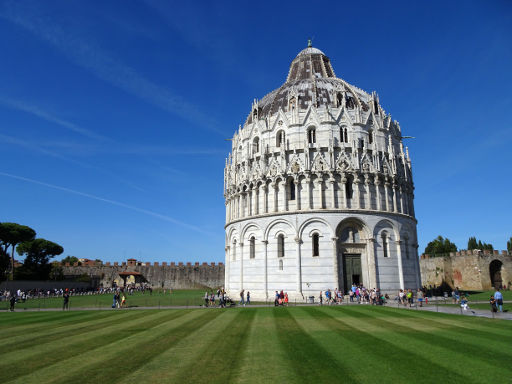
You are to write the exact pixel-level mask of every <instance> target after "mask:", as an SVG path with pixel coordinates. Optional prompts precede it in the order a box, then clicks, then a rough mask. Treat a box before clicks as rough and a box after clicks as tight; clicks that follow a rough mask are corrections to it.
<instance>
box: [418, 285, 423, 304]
mask: <svg viewBox="0 0 512 384" xmlns="http://www.w3.org/2000/svg"><path fill="white" fill-rule="evenodd" d="M417 295H418V303H420V307H423V296H424V295H423V291H422V290H421V289H418V293H417Z"/></svg>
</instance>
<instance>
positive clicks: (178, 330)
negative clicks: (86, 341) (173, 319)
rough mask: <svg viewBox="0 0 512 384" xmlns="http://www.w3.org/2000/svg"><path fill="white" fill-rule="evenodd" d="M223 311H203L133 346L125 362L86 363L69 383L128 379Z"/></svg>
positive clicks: (116, 357) (115, 359)
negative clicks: (133, 372) (132, 373)
mask: <svg viewBox="0 0 512 384" xmlns="http://www.w3.org/2000/svg"><path fill="white" fill-rule="evenodd" d="M220 314H221V312H219V311H207V312H202V313H200V314H199V315H198V316H196V317H195V318H193V319H190V320H189V321H188V322H186V323H184V324H182V325H180V326H178V327H171V329H169V330H167V331H165V332H163V333H161V334H159V335H157V337H151V338H148V339H147V340H144V341H142V342H137V343H134V344H131V345H130V353H129V359H127V361H126V362H125V363H121V364H120V361H121V355H120V354H115V355H114V356H112V357H107V358H104V359H101V360H100V361H99V362H96V363H93V364H86V365H84V366H83V368H82V369H80V370H78V371H76V372H73V374H72V375H66V376H65V377H64V378H63V379H65V382H71V383H73V382H80V383H98V382H101V381H102V380H103V379H104V377H108V379H109V381H112V382H116V381H119V380H121V379H123V378H124V377H125V376H128V375H129V374H130V373H131V372H132V371H134V370H136V369H138V368H140V367H142V366H144V365H146V364H147V363H148V362H150V361H151V360H152V359H154V358H155V357H156V356H158V355H160V354H161V353H163V352H165V351H166V350H167V349H169V348H171V347H172V346H173V345H175V344H176V343H177V342H179V341H180V340H182V339H184V338H186V337H187V336H189V335H190V334H191V333H193V332H197V331H198V330H200V329H201V328H202V327H204V326H206V325H207V324H208V323H209V322H210V321H211V320H213V319H215V318H216V317H217V316H219V315H220Z"/></svg>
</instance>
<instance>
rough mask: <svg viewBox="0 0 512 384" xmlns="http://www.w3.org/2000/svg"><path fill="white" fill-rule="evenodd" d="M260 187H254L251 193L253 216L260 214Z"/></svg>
mask: <svg viewBox="0 0 512 384" xmlns="http://www.w3.org/2000/svg"><path fill="white" fill-rule="evenodd" d="M257 192H258V187H257V186H253V187H252V191H251V216H255V215H257V214H258V194H257Z"/></svg>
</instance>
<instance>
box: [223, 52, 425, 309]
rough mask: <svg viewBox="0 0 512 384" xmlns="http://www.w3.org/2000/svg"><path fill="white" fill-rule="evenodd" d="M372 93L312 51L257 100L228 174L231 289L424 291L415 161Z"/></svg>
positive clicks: (257, 294)
mask: <svg viewBox="0 0 512 384" xmlns="http://www.w3.org/2000/svg"><path fill="white" fill-rule="evenodd" d="M402 138H403V137H402V132H401V129H400V126H399V124H398V122H396V121H393V120H392V119H391V116H390V115H388V114H386V112H385V111H384V110H383V109H382V107H381V106H380V103H379V98H378V96H377V94H376V93H372V94H368V93H366V92H364V91H362V90H361V89H359V88H357V87H354V86H352V85H350V84H348V83H347V82H345V81H344V80H342V79H339V78H337V77H336V76H335V74H334V70H333V68H332V66H331V63H330V60H329V59H328V58H327V57H326V56H325V55H324V54H323V53H322V52H321V51H320V50H318V49H316V48H313V47H308V48H306V49H304V50H303V51H301V52H300V53H299V54H298V55H297V57H296V58H295V59H294V60H293V61H292V64H291V66H290V70H289V74H288V77H287V80H286V82H285V83H284V84H283V85H282V86H281V87H280V88H278V89H276V90H275V91H273V92H271V93H269V94H268V95H266V96H265V97H263V99H261V100H259V101H258V100H255V101H254V102H253V105H252V110H251V112H250V114H249V116H248V118H247V120H246V122H245V124H244V126H243V127H240V128H239V129H238V131H237V132H235V135H234V136H233V139H232V152H231V154H230V155H229V157H228V158H227V159H226V167H225V170H224V196H225V199H226V227H225V228H226V249H225V250H226V279H225V285H226V289H227V290H228V292H229V293H230V294H231V295H233V296H235V297H237V296H238V293H239V291H240V290H241V289H244V290H246V291H247V290H249V291H251V295H252V297H253V299H255V300H257V299H266V298H267V297H268V298H272V297H273V294H274V291H276V290H281V289H283V290H285V291H287V292H288V293H289V295H290V297H291V298H292V299H293V298H297V299H302V297H306V296H310V295H313V296H317V295H318V292H319V291H320V290H321V289H323V290H325V289H327V288H331V289H334V288H342V289H343V290H345V291H346V290H347V289H348V287H349V286H350V285H351V284H352V283H362V284H364V285H365V286H366V287H369V288H374V287H378V288H380V289H381V290H383V291H386V292H394V291H396V290H398V289H399V288H417V287H419V286H420V272H419V263H418V253H417V247H418V245H417V235H416V219H415V217H414V203H413V199H414V195H413V190H414V187H413V182H412V172H411V161H410V159H409V154H408V151H407V148H406V149H405V151H404V148H403V145H402Z"/></svg>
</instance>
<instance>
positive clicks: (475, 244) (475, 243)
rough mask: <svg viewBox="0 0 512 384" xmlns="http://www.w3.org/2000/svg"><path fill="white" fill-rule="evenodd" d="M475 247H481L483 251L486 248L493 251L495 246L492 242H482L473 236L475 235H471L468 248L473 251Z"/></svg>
mask: <svg viewBox="0 0 512 384" xmlns="http://www.w3.org/2000/svg"><path fill="white" fill-rule="evenodd" d="M473 249H480V250H482V251H484V250H489V251H492V250H494V247H493V245H492V244H487V243H482V240H478V241H476V237H474V236H473V237H470V238H469V240H468V250H470V251H471V250H473Z"/></svg>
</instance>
